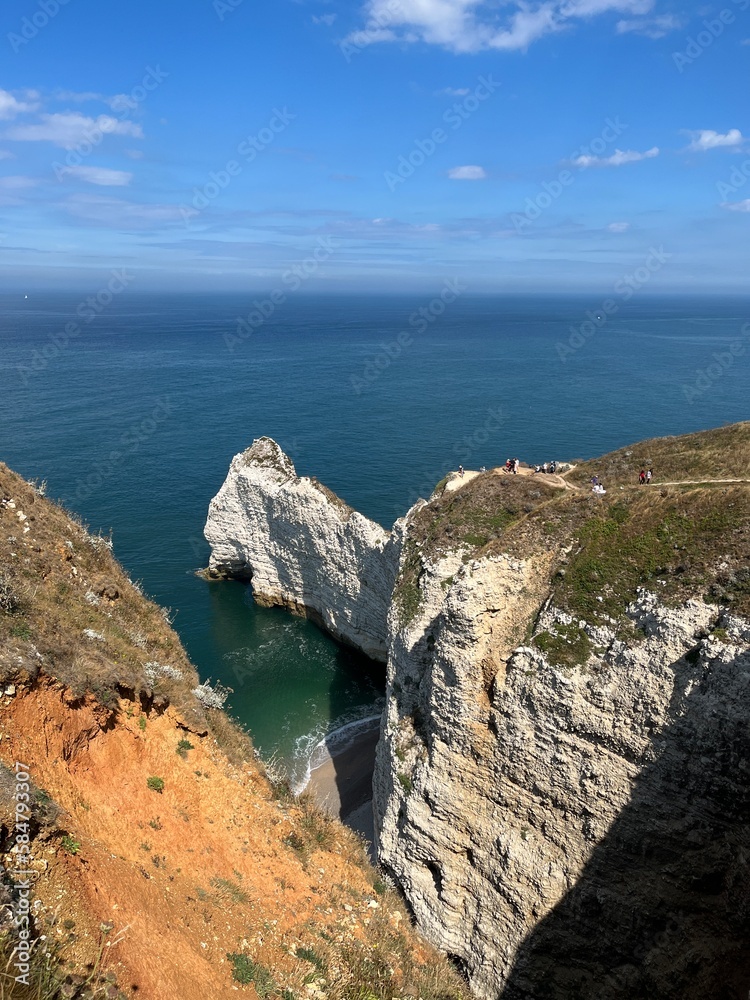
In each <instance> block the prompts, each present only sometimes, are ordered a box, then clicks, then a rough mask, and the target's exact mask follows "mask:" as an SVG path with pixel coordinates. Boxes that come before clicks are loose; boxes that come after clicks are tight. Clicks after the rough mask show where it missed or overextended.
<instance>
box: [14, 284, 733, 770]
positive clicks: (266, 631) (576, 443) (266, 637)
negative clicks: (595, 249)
mask: <svg viewBox="0 0 750 1000" xmlns="http://www.w3.org/2000/svg"><path fill="white" fill-rule="evenodd" d="M438 290H439V289H438ZM85 298H86V296H80V295H72V294H71V295H60V294H49V295H31V296H29V298H28V299H24V298H23V296H22V295H21V294H19V295H15V296H13V295H4V296H0V459H2V460H4V461H5V462H7V464H8V465H10V466H11V467H12V468H14V469H15V470H16V471H18V472H20V473H21V474H22V475H24V476H26V477H28V478H32V477H35V478H38V479H45V480H47V482H48V492H49V495H50V496H51V497H53V498H55V499H58V500H61V501H62V502H63V503H64V504H65V505H66V506H68V507H69V508H71V509H72V510H75V511H76V512H78V513H79V514H80V515H81V516H82V517H83V519H84V520H85V521H87V522H88V523H89V524H90V525H91V527H92V528H93V529H95V530H99V529H101V530H104V531H109V529H110V528H111V529H112V530H113V535H114V545H115V552H116V554H117V556H118V557H119V559H120V560H121V561H122V562H123V564H124V565H125V566H126V568H127V569H128V571H129V572H130V574H131V576H132V577H133V578H134V579H140V580H141V581H143V584H144V587H145V590H146V591H147V593H149V594H150V595H151V596H153V597H154V598H155V599H156V600H157V601H159V602H160V603H162V604H164V605H167V606H169V607H170V608H172V609H173V610H174V611H175V612H176V619H175V627H176V628H177V630H178V632H179V633H180V636H181V638H182V640H183V642H184V644H185V646H186V647H187V649H188V652H189V653H190V655H191V657H192V658H193V661H194V662H195V663H196V665H197V667H198V669H199V670H200V672H201V675H202V676H204V677H211V678H213V679H215V680H217V679H218V680H222V681H223V682H224V683H225V684H228V685H229V686H230V687H232V688H234V694H233V695H232V697H231V707H232V709H233V711H234V712H235V714H236V715H237V716H238V717H239V718H241V719H242V721H244V722H245V723H247V724H248V725H249V727H250V729H251V731H252V732H253V734H254V737H255V740H256V744H257V745H258V746H259V747H260V749H261V750H262V751H263V752H264V753H265V754H267V755H276V756H277V757H278V758H279V759H280V760H281V761H282V762H283V763H284V764H285V765H286V766H287V767H288V769H289V771H290V774H291V776H292V777H293V779H294V780H299V779H300V778H301V777H302V776H303V775H304V773H305V769H306V767H307V764H308V761H309V756H310V752H311V750H312V748H313V747H314V746H315V744H316V743H317V742H318V740H319V739H320V738H321V737H322V736H323V735H325V734H326V733H327V732H330V731H331V730H332V729H337V728H339V727H341V726H343V725H345V724H347V723H350V722H352V721H353V720H356V719H357V718H364V717H370V716H372V715H373V714H374V713H376V712H377V710H378V707H379V705H380V702H379V698H380V694H381V691H382V673H381V672H380V671H379V670H378V669H377V668H373V667H372V666H371V665H369V664H368V663H367V662H366V661H364V660H363V658H362V657H359V656H357V655H356V654H355V653H353V652H352V651H349V650H345V649H342V648H341V647H339V646H337V645H336V644H335V643H334V642H332V640H330V639H329V638H328V637H327V636H325V635H323V634H322V633H321V632H320V631H319V630H318V629H317V628H316V627H315V626H314V625H312V624H311V623H309V622H307V621H303V620H301V619H297V618H293V617H291V616H289V615H288V614H286V613H285V612H282V611H280V610H275V609H263V608H258V607H256V606H255V605H254V604H253V602H252V598H251V596H250V593H249V590H248V588H247V587H246V586H244V585H242V584H239V583H214V584H208V583H206V582H205V581H203V580H201V579H199V578H198V577H196V576H195V574H194V571H195V570H196V569H197V568H199V567H201V566H205V565H206V563H207V560H208V547H207V545H206V543H205V541H204V540H203V537H202V529H203V524H204V522H205V516H206V510H207V507H208V503H209V500H210V499H211V497H212V496H213V495H214V494H215V493H216V491H217V490H218V488H219V487H220V485H221V483H222V481H223V479H224V476H225V474H226V471H227V468H228V466H229V462H230V460H231V458H232V456H233V455H234V454H236V453H237V452H239V451H241V450H243V449H244V448H246V447H247V446H248V445H249V444H250V442H251V441H252V440H253V438H254V437H257V436H259V435H261V434H268V435H271V436H272V437H274V438H276V439H277V440H278V441H279V442H280V444H281V445H282V446H283V447H284V448H285V449H286V450H287V452H288V453H289V454H290V455H291V456H292V457H293V459H294V461H295V463H296V465H297V469H298V471H299V472H300V473H301V474H315V475H317V476H318V477H319V478H320V479H321V480H322V481H323V482H325V483H326V484H327V485H328V486H330V487H331V488H332V489H334V490H336V491H337V492H338V493H339V494H341V495H342V496H343V497H344V498H345V499H346V500H347V501H348V502H349V503H350V504H351V505H352V506H354V507H356V508H358V509H359V510H361V511H362V512H363V513H365V514H367V515H368V516H369V517H372V518H374V519H376V520H378V521H380V522H381V523H382V524H383V525H386V526H389V525H390V524H391V523H392V522H393V520H394V519H395V518H396V517H398V516H400V515H401V514H402V513H404V511H405V510H406V509H407V507H408V506H409V505H410V504H411V503H412V502H413V501H414V500H415V499H416V498H417V497H418V496H420V495H422V496H426V495H429V492H430V491H431V488H432V486H433V485H434V484H435V483H436V482H437V481H438V480H439V479H440V478H441V477H442V476H443V475H444V474H445V472H446V471H448V470H449V469H452V468H456V467H457V466H458V464H459V462H460V463H462V464H463V465H464V466H465V467H466V468H472V467H474V468H478V467H479V466H480V465H487V466H489V465H497V464H499V463H501V462H504V461H505V459H506V458H508V457H509V456H516V455H517V456H518V457H520V458H521V459H522V460H526V461H530V462H542V461H546V460H550V459H552V458H556V459H574V458H586V457H591V456H593V455H596V454H597V453H601V452H604V451H607V450H610V449H612V448H616V447H619V446H621V445H624V444H626V443H628V442H632V441H636V440H638V439H641V438H645V437H651V436H655V435H663V434H680V433H686V432H688V431H694V430H699V429H701V428H705V427H712V426H718V425H721V424H723V423H727V422H732V421H736V420H743V419H747V418H748V416H749V413H748V403H747V400H748V375H749V374H750V336H748V333H750V327H748V328H747V329H746V330H743V326H744V324H746V323H748V321H750V300H748V299H726V298H703V299H700V298H690V297H684V298H682V299H666V298H655V297H647V296H645V295H637V296H634V297H633V298H632V300H631V301H629V302H624V301H623V302H620V303H618V310H617V312H616V314H615V315H614V316H613V317H611V318H609V319H607V320H606V322H604V323H603V325H602V326H601V327H600V328H597V326H596V323H598V322H599V321H598V320H596V319H595V320H594V321H593V322H592V321H590V320H589V323H590V325H589V326H583V328H582V324H585V323H586V322H587V320H588V316H587V313H591V315H592V316H593V317H598V316H602V315H603V313H602V312H601V301H600V300H599V299H597V297H595V296H594V297H591V298H589V299H586V298H583V297H559V296H558V297H537V298H529V297H520V296H518V297H514V296H506V297H502V298H499V297H485V298H472V299H469V298H467V297H462V298H459V299H458V301H457V302H455V303H453V304H451V305H449V306H447V307H446V308H445V311H444V312H443V313H442V315H440V316H438V317H436V318H434V319H431V320H430V322H429V323H425V324H418V323H416V322H415V323H413V324H411V325H410V323H409V319H410V317H411V316H413V314H414V313H415V311H416V310H418V309H419V308H420V307H422V306H426V305H428V303H429V302H430V298H429V297H425V296H420V295H415V296H411V297H407V296H402V297H345V296H339V297H328V298H326V297H312V296H309V297H302V296H298V297H296V298H293V299H292V298H290V299H289V300H288V301H287V302H286V303H284V304H283V305H282V306H280V307H279V308H278V309H277V310H276V312H275V313H274V315H273V316H271V317H270V319H268V320H267V321H265V322H264V324H263V325H262V326H260V327H259V328H257V329H256V330H255V331H254V332H253V333H252V335H251V336H249V337H247V338H246V339H244V340H240V341H235V340H234V338H235V337H236V334H237V331H238V326H237V317H238V316H247V315H248V312H249V310H250V309H251V308H252V301H253V296H240V295H236V296H230V295H217V296H206V295H197V294H196V295H180V296H168V295H137V294H134V293H133V294H131V293H130V292H128V291H126V292H124V293H123V294H122V295H120V296H119V297H117V298H115V299H114V301H113V302H112V303H111V304H108V305H107V306H106V307H104V308H102V309H101V312H99V313H96V314H93V310H91V309H90V308H88V307H86V306H85V304H84V305H83V306H82V305H81V304H82V302H85ZM435 311H437V310H435ZM92 314H93V318H91V317H92ZM416 319H417V320H418V317H416ZM70 323H75V324H77V326H78V329H79V330H80V333H77V334H75V335H73V336H70V330H71V329H72V328H70V327H69V328H68V330H69V332H68V334H67V335H66V334H65V333H64V331H65V328H66V324H70ZM422 325H424V326H426V328H425V329H421V326H422ZM581 329H583V334H581V333H580V331H581ZM401 331H407V334H408V336H406V335H402V336H401V345H400V346H398V337H399V334H400V333H401ZM228 334H229V335H232V336H231V337H229V338H228V339H229V344H228V343H227V335H228ZM576 334H578V335H577V336H576ZM66 336H68V337H69V342H68V343H67V345H65V339H66ZM571 337H573V340H572V343H573V344H574V345H575V344H578V345H580V346H577V347H576V348H575V349H574V350H572V351H571V350H565V349H564V348H562V347H561V345H566V346H567V347H568V348H569V347H570V345H571ZM732 345H734V352H735V353H732ZM716 355H718V356H719V357H718V360H717V358H716ZM728 359H729V360H728ZM730 362H731V363H730ZM655 471H656V475H657V478H658V469H657V470H655Z"/></svg>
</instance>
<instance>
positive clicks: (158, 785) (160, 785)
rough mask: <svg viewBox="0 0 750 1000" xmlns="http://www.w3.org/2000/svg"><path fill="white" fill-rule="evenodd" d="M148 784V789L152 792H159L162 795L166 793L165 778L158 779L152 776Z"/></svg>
mask: <svg viewBox="0 0 750 1000" xmlns="http://www.w3.org/2000/svg"><path fill="white" fill-rule="evenodd" d="M146 784H147V785H148V787H149V788H150V789H151V791H152V792H158V793H159V794H160V795H161V793H162V792H163V791H164V778H157V777H155V776H153V775H152V776H151V777H150V778H149V779H148V781H147V782H146Z"/></svg>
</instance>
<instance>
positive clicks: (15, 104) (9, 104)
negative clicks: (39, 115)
mask: <svg viewBox="0 0 750 1000" xmlns="http://www.w3.org/2000/svg"><path fill="white" fill-rule="evenodd" d="M37 107H38V105H37V104H35V103H34V102H33V101H32V102H29V101H19V100H18V99H17V98H15V97H14V96H13V94H11V93H10V91H9V90H0V119H6V120H7V119H8V118H15V117H16V115H20V114H22V113H23V112H25V111H35V110H36V108H37Z"/></svg>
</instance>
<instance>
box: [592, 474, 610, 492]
mask: <svg viewBox="0 0 750 1000" xmlns="http://www.w3.org/2000/svg"><path fill="white" fill-rule="evenodd" d="M591 492H592V493H596V495H597V496H599V497H603V496H604V494H605V493H606V492H607V491H606V490H605V489H604V483H602V482H601V481H600V480H599V477H598V476H592V477H591Z"/></svg>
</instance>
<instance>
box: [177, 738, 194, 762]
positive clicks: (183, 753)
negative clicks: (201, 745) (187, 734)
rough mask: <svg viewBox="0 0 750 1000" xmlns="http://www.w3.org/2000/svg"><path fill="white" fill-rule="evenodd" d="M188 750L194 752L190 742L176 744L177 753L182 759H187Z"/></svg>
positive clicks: (181, 741)
mask: <svg viewBox="0 0 750 1000" xmlns="http://www.w3.org/2000/svg"><path fill="white" fill-rule="evenodd" d="M188 750H195V747H194V746H193V744H192V743H191V742H190V740H180V742H179V743H178V744H177V753H178V754H179V756H180V757H182V758H183V759H187V755H188Z"/></svg>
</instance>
